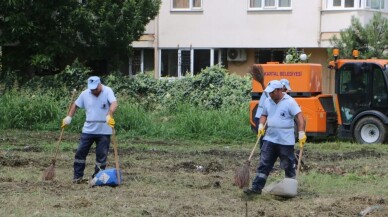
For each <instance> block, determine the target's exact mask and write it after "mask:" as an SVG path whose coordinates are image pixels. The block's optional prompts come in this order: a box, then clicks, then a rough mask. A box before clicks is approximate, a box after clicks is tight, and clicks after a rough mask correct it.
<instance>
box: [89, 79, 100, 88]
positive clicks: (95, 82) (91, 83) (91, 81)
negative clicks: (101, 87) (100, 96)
mask: <svg viewBox="0 0 388 217" xmlns="http://www.w3.org/2000/svg"><path fill="white" fill-rule="evenodd" d="M99 83H101V81H100V78H99V77H97V76H92V77H90V78H88V89H90V90H94V89H96V88H97V86H98V84H99Z"/></svg>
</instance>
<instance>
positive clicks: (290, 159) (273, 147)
mask: <svg viewBox="0 0 388 217" xmlns="http://www.w3.org/2000/svg"><path fill="white" fill-rule="evenodd" d="M277 158H279V159H280V167H281V168H282V169H284V171H285V176H286V178H295V177H296V172H295V154H294V146H293V145H281V144H276V143H272V142H269V141H266V140H264V142H263V146H262V147H261V153H260V163H259V166H258V167H257V173H256V177H255V179H254V180H253V183H252V188H253V189H254V190H259V189H263V188H264V186H265V183H266V182H267V177H268V176H269V173H270V172H271V170H272V169H273V167H274V165H275V162H276V160H277Z"/></svg>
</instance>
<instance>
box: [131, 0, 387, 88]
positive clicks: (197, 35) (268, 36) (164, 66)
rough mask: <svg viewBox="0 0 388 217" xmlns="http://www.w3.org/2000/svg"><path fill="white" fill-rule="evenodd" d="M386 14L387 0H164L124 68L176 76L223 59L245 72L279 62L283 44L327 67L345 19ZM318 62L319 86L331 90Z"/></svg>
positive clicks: (328, 77) (234, 70)
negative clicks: (252, 66)
mask: <svg viewBox="0 0 388 217" xmlns="http://www.w3.org/2000/svg"><path fill="white" fill-rule="evenodd" d="M375 12H382V14H383V16H385V17H388V0H162V5H161V9H160V12H159V15H158V16H157V17H156V18H155V19H154V20H153V21H151V22H150V23H149V24H148V26H147V27H146V31H145V33H144V35H143V36H142V37H141V38H140V39H139V41H136V42H133V44H132V46H133V48H134V55H133V57H132V58H131V59H130V60H129V73H130V74H137V73H141V72H145V71H154V72H155V78H160V79H163V78H168V79H174V78H180V77H182V76H187V75H189V76H190V75H195V74H198V73H199V72H200V71H201V69H203V68H205V67H208V66H212V65H214V64H222V65H223V66H225V67H226V68H227V69H228V70H229V71H231V72H232V73H236V74H239V75H245V74H246V73H247V72H248V69H249V67H250V66H251V65H252V64H255V63H267V62H283V60H284V58H285V56H286V52H287V50H288V49H289V48H297V49H298V50H299V51H300V52H301V53H302V52H304V53H306V54H311V57H310V59H308V62H312V63H321V64H322V65H323V66H327V60H328V58H329V57H328V55H327V48H329V47H331V44H330V42H329V39H330V38H331V37H332V36H333V35H336V34H339V32H340V31H341V30H343V29H345V28H348V27H349V26H350V23H351V17H352V16H355V17H357V18H359V20H360V22H361V23H362V24H366V23H368V21H369V20H370V19H371V18H372V17H373V14H374V13H375ZM332 77H333V75H332V73H330V71H329V70H327V69H326V67H324V72H323V78H324V80H323V91H324V92H327V93H332V92H333V86H334V85H333V84H332V81H333V80H334V79H332Z"/></svg>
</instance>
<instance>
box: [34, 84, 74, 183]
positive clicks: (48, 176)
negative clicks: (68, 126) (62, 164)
mask: <svg viewBox="0 0 388 217" xmlns="http://www.w3.org/2000/svg"><path fill="white" fill-rule="evenodd" d="M75 93H76V89H74V90H73V91H72V95H71V99H70V104H69V108H68V110H67V113H69V111H70V109H71V105H72V103H73V99H74V96H75ZM64 130H65V127H62V130H61V134H60V136H59V139H58V143H57V147H56V150H55V154H54V157H53V159H52V160H51V165H50V166H49V167H47V169H46V170H45V171H44V172H43V176H42V180H43V181H48V180H52V179H53V178H54V176H55V163H56V161H57V155H58V151H59V146H60V144H61V141H62V137H63V132H64Z"/></svg>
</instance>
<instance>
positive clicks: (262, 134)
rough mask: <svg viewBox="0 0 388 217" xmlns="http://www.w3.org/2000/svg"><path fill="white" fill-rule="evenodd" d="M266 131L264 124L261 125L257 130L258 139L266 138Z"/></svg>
mask: <svg viewBox="0 0 388 217" xmlns="http://www.w3.org/2000/svg"><path fill="white" fill-rule="evenodd" d="M264 134H265V129H264V125H263V124H259V128H258V129H257V137H260V136H264Z"/></svg>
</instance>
